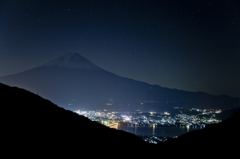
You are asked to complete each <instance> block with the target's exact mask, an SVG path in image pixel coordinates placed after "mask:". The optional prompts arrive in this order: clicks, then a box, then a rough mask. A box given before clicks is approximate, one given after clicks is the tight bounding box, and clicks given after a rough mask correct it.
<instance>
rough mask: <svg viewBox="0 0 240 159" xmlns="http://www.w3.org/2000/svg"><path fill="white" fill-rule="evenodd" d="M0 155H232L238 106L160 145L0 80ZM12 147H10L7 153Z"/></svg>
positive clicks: (239, 116) (235, 150) (236, 139)
mask: <svg viewBox="0 0 240 159" xmlns="http://www.w3.org/2000/svg"><path fill="white" fill-rule="evenodd" d="M0 93H1V97H0V101H1V117H2V119H3V121H2V125H1V137H2V138H1V144H2V145H4V146H3V148H2V155H3V156H5V155H8V156H10V157H18V158H20V157H31V158H33V157H35V156H38V157H39V156H41V157H45V158H46V157H55V158H56V157H67V158H72V157H74V158H76V157H89V158H93V157H94V158H95V157H98V158H99V157H105V158H113V157H114V156H118V157H127V158H132V157H134V158H138V157H141V158H144V157H158V158H165V157H168V158H169V157H170V158H172V157H182V155H184V157H185V158H192V157H193V156H194V155H197V154H198V155H201V156H205V157H208V158H213V157H214V158H217V157H222V156H223V155H227V156H228V157H229V158H232V157H236V155H238V146H237V144H238V143H239V141H240V137H239V133H240V129H239V128H238V127H239V123H240V111H238V112H237V113H235V114H234V116H232V117H231V118H229V119H227V120H224V121H223V122H222V123H220V124H216V125H210V126H206V128H204V129H202V130H195V131H191V132H189V133H186V134H184V135H181V136H179V137H178V138H177V139H170V140H167V141H166V142H164V143H162V144H160V145H152V144H148V143H145V142H144V141H143V140H142V139H140V138H138V137H137V136H135V135H133V134H130V133H127V132H123V131H119V130H115V129H111V128H108V127H106V126H103V125H101V124H98V123H96V122H92V121H90V120H89V119H87V118H85V117H83V116H80V115H78V114H76V113H73V112H71V111H68V110H65V109H63V108H60V107H58V106H57V105H55V104H53V103H52V102H50V101H49V100H46V99H43V98H41V97H40V96H38V95H36V94H33V93H31V92H28V91H26V90H23V89H20V88H16V87H9V86H7V85H3V84H1V83H0ZM13 152H14V153H13Z"/></svg>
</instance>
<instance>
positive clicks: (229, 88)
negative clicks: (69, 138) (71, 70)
mask: <svg viewBox="0 0 240 159" xmlns="http://www.w3.org/2000/svg"><path fill="white" fill-rule="evenodd" d="M68 52H77V53H79V54H81V55H82V56H84V57H86V58H87V59H89V60H90V61H91V62H93V63H94V64H96V65H97V66H99V67H101V68H103V69H105V70H107V71H110V72H112V73H115V74H117V75H120V76H123V77H128V78H132V79H135V80H139V81H143V82H147V83H149V84H157V85H160V86H163V87H168V88H177V89H182V90H188V91H204V92H207V93H210V94H216V95H219V94H228V95H230V96H235V97H240V1H239V0H193V1H190V0H0V76H5V75H9V74H13V73H17V72H22V71H25V70H28V69H31V68H34V67H37V66H39V65H42V64H44V63H46V62H48V61H50V60H53V59H55V58H57V57H59V56H61V55H62V54H64V53H68Z"/></svg>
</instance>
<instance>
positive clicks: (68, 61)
mask: <svg viewBox="0 0 240 159" xmlns="http://www.w3.org/2000/svg"><path fill="white" fill-rule="evenodd" d="M41 67H64V68H74V69H85V70H101V68H99V67H98V66H96V65H94V64H93V63H92V62H90V61H89V60H88V59H86V58H84V57H82V56H81V55H80V54H78V53H65V54H63V55H62V56H60V57H59V58H57V59H55V60H52V61H50V62H48V63H46V64H44V65H42V66H41Z"/></svg>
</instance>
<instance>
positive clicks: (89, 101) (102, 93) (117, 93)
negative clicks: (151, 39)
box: [0, 53, 240, 111]
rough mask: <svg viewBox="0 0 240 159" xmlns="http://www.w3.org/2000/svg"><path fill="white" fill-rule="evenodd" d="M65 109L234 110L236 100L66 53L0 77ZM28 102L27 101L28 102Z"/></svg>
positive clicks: (76, 54)
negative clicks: (129, 74)
mask: <svg viewBox="0 0 240 159" xmlns="http://www.w3.org/2000/svg"><path fill="white" fill-rule="evenodd" d="M0 82H1V83H4V84H7V85H10V86H16V87H20V88H24V89H26V90H28V91H31V92H33V93H35V94H38V95H40V96H42V97H43V98H46V99H49V100H51V101H52V102H53V103H55V104H57V105H59V106H60V107H63V108H65V109H68V110H73V111H74V110H77V109H86V110H93V109H97V110H99V109H101V110H102V109H108V110H122V111H132V110H141V111H168V110H171V109H172V108H173V107H184V108H192V107H194V108H202V109H203V108H204V109H205V108H212V109H214V108H220V109H226V108H234V107H238V106H240V99H239V98H232V97H229V96H227V95H221V96H214V95H209V94H207V93H204V92H188V91H183V90H177V89H169V88H164V87H161V86H158V85H150V84H147V83H145V82H140V81H136V80H133V79H128V78H124V77H120V76H118V75H115V74H113V73H111V72H108V71H106V70H104V69H102V68H100V67H98V66H96V65H95V64H93V63H92V62H90V61H89V60H88V59H86V58H84V57H82V56H81V55H79V54H78V53H66V54H63V55H62V56H60V57H59V58H57V59H55V60H52V61H50V62H48V63H46V64H44V65H41V66H39V67H36V68H33V69H30V70H27V71H24V72H21V73H17V74H13V75H9V76H4V77H0ZM29 100H30V99H29Z"/></svg>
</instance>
